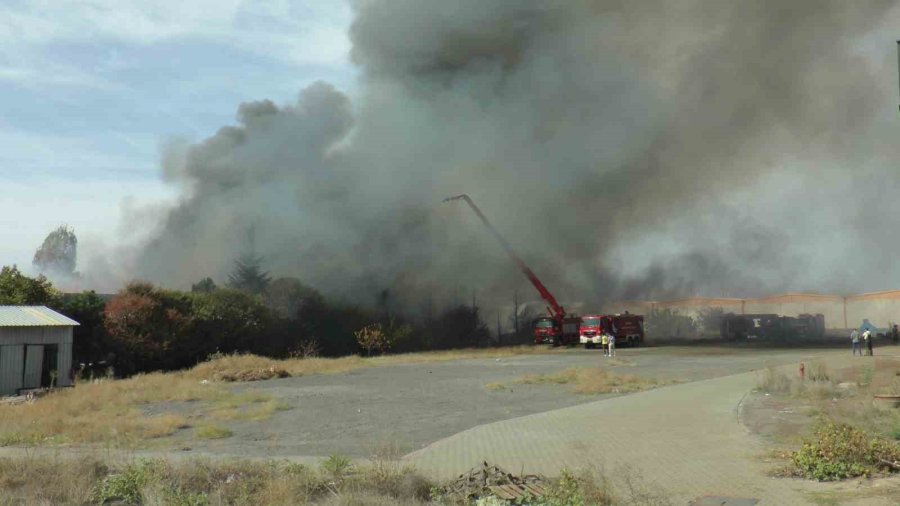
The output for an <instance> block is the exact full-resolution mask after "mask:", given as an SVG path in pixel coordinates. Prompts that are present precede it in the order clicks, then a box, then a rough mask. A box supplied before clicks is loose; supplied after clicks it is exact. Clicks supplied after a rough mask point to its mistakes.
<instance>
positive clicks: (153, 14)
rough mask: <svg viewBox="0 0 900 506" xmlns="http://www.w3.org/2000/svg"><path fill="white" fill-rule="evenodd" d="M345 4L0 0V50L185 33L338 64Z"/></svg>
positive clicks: (144, 40) (343, 51) (292, 58)
mask: <svg viewBox="0 0 900 506" xmlns="http://www.w3.org/2000/svg"><path fill="white" fill-rule="evenodd" d="M350 18H351V11H350V7H349V6H348V5H347V4H346V2H341V1H327V2H323V1H320V0H303V1H293V2H288V1H274V2H272V1H268V2H263V1H240V0H192V1H188V2H185V1H183V0H181V1H180V0H74V1H69V2H59V1H57V0H31V1H26V2H23V3H17V4H6V5H0V47H3V48H5V49H0V51H3V52H4V53H6V54H7V56H9V55H11V54H13V55H14V54H16V52H17V49H16V48H21V47H29V48H33V47H34V46H40V45H46V44H51V43H67V42H90V41H113V42H119V43H125V44H143V45H146V44H153V43H158V42H163V41H173V40H185V39H193V40H200V41H208V42H213V43H219V44H225V45H228V46H231V47H234V48H237V49H240V50H244V51H249V52H252V53H257V54H262V55H265V56H267V57H270V58H276V59H280V60H282V61H284V62H285V63H290V64H297V65H307V64H318V65H335V64H338V65H340V64H344V63H346V60H347V59H346V56H347V53H348V51H349V49H350V42H349V39H348V36H347V33H346V32H347V27H348V26H349V23H350Z"/></svg>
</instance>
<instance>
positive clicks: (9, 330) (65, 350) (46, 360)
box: [0, 306, 78, 395]
mask: <svg viewBox="0 0 900 506" xmlns="http://www.w3.org/2000/svg"><path fill="white" fill-rule="evenodd" d="M76 325H78V322H76V321H75V320H72V319H71V318H67V317H65V316H63V315H61V314H59V313H57V312H56V311H53V310H52V309H50V308H48V307H45V306H0V395H15V394H17V393H19V391H21V390H24V389H29V388H40V387H49V386H50V385H51V383H52V384H54V385H56V386H71V385H72V376H71V371H72V328H73V327H75V326H76ZM54 376H55V378H54Z"/></svg>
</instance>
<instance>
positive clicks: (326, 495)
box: [0, 458, 433, 506]
mask: <svg viewBox="0 0 900 506" xmlns="http://www.w3.org/2000/svg"><path fill="white" fill-rule="evenodd" d="M48 476H52V477H53V479H52V480H48V479H47V477H48ZM432 486H433V483H432V482H430V481H428V480H427V479H426V478H424V477H422V476H421V475H419V474H418V473H417V472H416V471H415V470H413V469H411V468H408V467H402V466H400V465H399V464H392V465H380V466H378V467H376V466H375V465H374V464H373V465H370V466H362V467H359V468H354V471H353V472H352V473H345V474H342V475H340V476H334V475H333V474H332V473H330V472H326V471H325V470H323V469H316V468H315V467H310V466H303V465H298V464H292V463H288V462H276V461H272V462H248V461H230V462H215V463H213V462H209V461H204V460H194V461H188V462H183V463H177V464H176V463H173V462H168V461H164V460H145V461H138V462H132V463H127V464H117V465H106V464H104V463H103V462H101V461H100V460H98V459H94V458H85V459H78V460H75V459H72V460H69V459H51V458H23V459H3V460H0V497H2V500H0V503H2V504H106V503H118V504H145V505H170V504H181V505H195V504H196V505H199V504H266V505H295V504H335V505H337V504H357V505H372V504H384V505H396V504H400V505H403V504H408V505H415V506H424V505H426V504H429V493H430V490H431V488H432Z"/></svg>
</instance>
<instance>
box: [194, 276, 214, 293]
mask: <svg viewBox="0 0 900 506" xmlns="http://www.w3.org/2000/svg"><path fill="white" fill-rule="evenodd" d="M217 288H219V287H218V286H216V282H215V281H213V280H212V278H203V279H201V280H200V281H198V282H197V283H194V284H193V285H191V291H192V292H194V293H212V292H214V291H216V289H217Z"/></svg>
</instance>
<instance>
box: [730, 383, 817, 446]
mask: <svg viewBox="0 0 900 506" xmlns="http://www.w3.org/2000/svg"><path fill="white" fill-rule="evenodd" d="M817 411H818V408H816V407H814V406H812V405H811V404H808V403H803V402H796V401H795V400H794V399H784V398H779V397H777V396H773V395H766V394H764V393H761V392H754V393H751V394H750V395H748V396H747V397H745V398H744V401H743V402H742V403H741V410H740V420H741V423H742V424H743V425H744V426H745V427H746V428H747V429H748V430H749V431H750V432H751V433H753V434H755V435H757V436H760V437H763V438H765V439H767V440H769V441H770V442H772V443H775V444H797V443H799V442H800V439H801V438H802V437H803V436H804V435H805V434H806V433H807V431H808V427H809V423H810V414H811V413H813V412H817Z"/></svg>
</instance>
